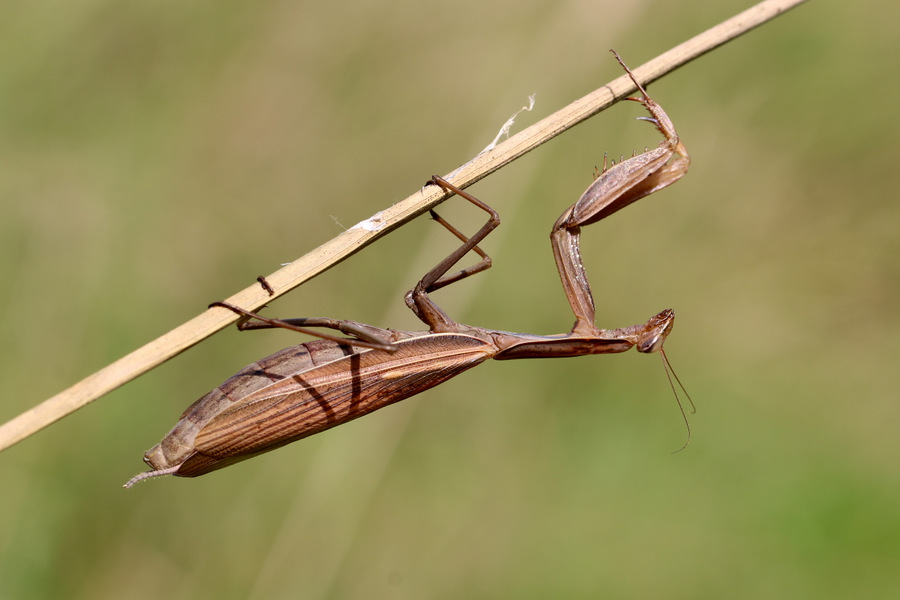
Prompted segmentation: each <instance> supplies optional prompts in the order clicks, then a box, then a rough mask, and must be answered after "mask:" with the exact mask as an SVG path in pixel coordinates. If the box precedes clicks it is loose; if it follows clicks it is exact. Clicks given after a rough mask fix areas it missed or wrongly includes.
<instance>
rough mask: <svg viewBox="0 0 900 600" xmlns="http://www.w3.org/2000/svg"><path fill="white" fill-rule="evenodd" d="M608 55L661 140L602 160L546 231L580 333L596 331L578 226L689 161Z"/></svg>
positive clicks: (659, 112) (657, 110)
mask: <svg viewBox="0 0 900 600" xmlns="http://www.w3.org/2000/svg"><path fill="white" fill-rule="evenodd" d="M612 53H613V54H614V55H615V57H616V60H618V61H619V64H620V65H622V68H623V69H625V72H626V73H628V75H629V77H631V80H632V81H633V82H634V84H635V85H636V86H637V88H638V90H639V91H640V93H641V97H640V98H628V99H629V100H634V101H635V102H640V103H641V104H643V105H644V106H645V107H646V108H647V110H648V111H649V112H650V115H651V116H650V117H645V118H644V120H647V121H650V122H651V123H653V124H654V125H656V128H657V129H659V131H660V133H662V134H663V137H664V139H663V140H662V141H661V142H660V143H659V145H658V146H657V147H656V148H654V149H652V150H647V151H645V152H643V153H642V154H638V155H637V156H633V157H631V158H629V159H628V160H624V161H621V162H619V163H618V164H613V165H612V166H610V167H608V168H607V166H606V164H605V161H604V165H603V172H602V173H601V174H600V176H599V177H597V179H596V180H595V181H594V182H593V183H592V184H591V185H590V187H588V189H587V190H585V192H584V194H582V196H581V198H579V199H578V202H576V203H575V204H574V205H573V206H572V207H571V208H569V209H568V210H567V211H566V212H564V213H563V214H562V216H561V217H560V218H559V219H558V220H557V221H556V224H555V225H554V226H553V231H552V232H551V233H550V241H551V243H552V244H553V256H554V258H555V259H556V267H557V269H558V270H559V277H560V279H561V280H562V285H563V290H564V291H565V293H566V297H567V298H568V300H569V304H570V305H571V307H572V312H574V313H575V325H574V326H573V327H572V332H573V333H578V334H585V335H591V334H595V333H596V332H597V331H598V329H597V327H596V326H595V325H594V317H595V312H596V310H595V307H594V297H593V295H592V294H591V287H590V284H589V283H588V278H587V272H586V271H585V269H584V264H583V263H582V261H581V242H580V236H581V228H582V227H583V226H585V225H590V224H591V223H596V222H597V221H599V220H601V219H604V218H606V217H608V216H609V215H611V214H613V213H614V212H616V211H617V210H620V209H622V208H625V207H626V206H628V205H629V204H631V203H632V202H634V201H635V200H639V199H640V198H643V197H644V196H647V195H649V194H652V193H653V192H655V191H657V190H661V189H662V188H664V187H666V186H668V185H671V184H672V183H674V182H676V181H678V180H679V179H680V178H681V177H682V176H683V175H684V174H685V173H686V172H687V170H688V166H690V164H691V159H690V157H689V156H688V153H687V150H686V149H685V147H684V144H682V143H681V141H680V140H679V139H678V134H677V133H676V132H675V126H674V125H672V121H671V120H670V119H669V117H668V115H666V113H665V111H663V109H662V107H661V106H660V105H659V104H657V103H656V102H654V101H653V99H652V98H650V96H648V95H647V91H646V90H645V89H644V88H643V86H641V84H640V83H638V81H637V79H635V77H634V75H633V74H632V72H631V70H629V68H628V67H627V66H625V63H624V62H622V59H621V58H619V55H618V54H616V52H615V51H612Z"/></svg>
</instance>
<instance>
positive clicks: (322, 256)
mask: <svg viewBox="0 0 900 600" xmlns="http://www.w3.org/2000/svg"><path fill="white" fill-rule="evenodd" d="M804 1H805V0H764V1H763V2H760V3H759V4H756V5H755V6H753V7H752V8H749V9H747V10H746V11H744V12H742V13H740V14H738V15H735V16H734V17H732V18H730V19H728V20H727V21H724V22H722V23H720V24H719V25H716V26H715V27H713V28H711V29H709V30H707V31H705V32H703V33H701V34H699V35H697V36H696V37H694V38H691V39H690V40H688V41H686V42H683V43H682V44H680V45H678V46H676V47H674V48H672V49H671V50H668V51H667V52H664V53H663V54H660V55H659V56H657V57H656V58H654V59H653V60H651V61H649V62H647V63H645V64H643V65H641V66H640V67H637V68H635V69H633V72H634V75H635V77H636V78H637V79H638V81H640V82H641V83H642V84H643V85H645V86H646V85H647V84H649V83H651V82H653V81H655V80H657V79H659V78H660V77H662V76H663V75H666V74H667V73H670V72H671V71H673V70H675V69H676V68H678V67H680V66H682V65H684V64H686V63H688V62H690V61H691V60H693V59H695V58H697V57H698V56H700V55H702V54H705V53H706V52H709V51H710V50H713V49H715V48H717V47H719V46H721V45H722V44H725V43H726V42H728V41H730V40H732V39H734V38H736V37H738V36H739V35H741V34H744V33H746V32H748V31H750V30H751V29H754V28H755V27H758V26H759V25H762V24H763V23H765V22H767V21H769V20H771V19H773V18H774V17H777V16H778V15H780V14H781V13H783V12H785V11H787V10H789V9H791V8H793V7H795V6H797V5H799V4H802V3H803V2H804ZM634 91H635V86H634V84H633V83H632V82H631V80H630V79H629V78H628V77H627V75H622V76H621V77H619V78H617V79H615V80H613V81H611V82H610V83H608V84H606V85H604V86H602V87H600V88H598V89H596V90H594V91H593V92H591V93H590V94H588V95H586V96H584V97H582V98H579V99H578V100H576V101H574V102H572V103H571V104H569V105H568V106H566V107H564V108H562V109H560V110H558V111H556V112H555V113H553V114H551V115H550V116H548V117H545V118H544V119H543V120H541V121H540V122H538V123H535V124H534V125H532V126H531V127H528V128H527V129H525V130H523V131H521V132H520V133H518V134H516V135H514V136H512V137H510V138H509V139H507V140H506V141H504V142H502V143H500V144H497V146H495V147H494V148H493V149H491V150H488V151H485V152H482V153H481V154H478V155H477V156H476V157H474V158H473V159H472V160H470V161H469V162H467V163H465V164H464V165H462V166H461V167H459V168H458V169H456V170H455V171H453V172H452V173H450V174H448V175H446V176H445V179H448V180H449V181H451V182H452V183H453V184H454V185H456V186H457V187H460V188H466V187H468V186H470V185H472V184H473V183H475V182H476V181H479V180H480V179H483V178H484V177H487V176H488V175H490V174H491V173H493V172H494V171H497V170H498V169H500V168H502V167H504V166H505V165H507V164H509V163H510V162H512V161H514V160H516V159H517V158H519V157H521V156H522V155H524V154H525V153H527V152H529V151H531V150H534V149H535V148H537V147H538V146H540V145H541V144H543V143H544V142H547V141H549V140H550V139H552V138H554V137H556V136H557V135H559V134H560V133H562V132H564V131H566V130H568V129H570V128H572V127H574V126H575V125H577V124H579V123H581V122H582V121H584V120H586V119H588V118H590V117H592V116H594V115H595V114H597V113H599V112H600V111H602V110H605V109H606V108H609V107H610V106H611V105H612V104H614V103H615V102H617V101H619V100H621V99H622V98H624V97H625V96H627V95H628V94H631V93H632V92H634ZM446 195H447V194H445V193H444V191H443V190H442V189H441V188H439V187H438V186H429V187H427V188H422V189H419V190H418V191H416V192H415V193H413V194H412V195H411V196H409V197H408V198H406V199H405V200H402V201H400V202H398V203H397V204H395V205H393V206H391V207H390V208H387V209H385V210H383V211H381V212H379V213H377V214H376V215H374V216H372V217H371V218H369V219H366V220H365V221H362V222H360V223H358V224H357V225H355V226H353V227H351V228H350V229H348V230H347V231H345V232H343V233H341V234H340V235H338V236H337V237H335V238H334V239H332V240H330V241H328V242H326V243H324V244H322V245H321V246H319V247H318V248H316V249H315V250H313V251H311V252H309V253H307V254H306V255H304V256H302V257H300V258H298V259H297V260H295V261H294V262H292V263H290V264H288V265H286V266H285V267H283V268H281V269H279V270H278V271H276V272H274V273H272V274H271V275H267V276H266V278H265V281H266V282H268V285H269V286H271V289H272V292H273V293H272V295H270V294H269V291H268V290H266V289H265V288H264V286H263V285H260V284H254V285H252V286H250V287H248V288H246V289H244V290H242V291H240V292H238V293H236V294H234V295H233V296H231V297H230V298H228V299H227V302H229V303H231V304H235V305H237V306H240V307H243V308H246V309H247V310H257V309H259V308H260V307H262V306H263V305H264V304H265V303H267V302H269V301H270V300H273V299H275V298H277V297H279V296H281V295H283V294H286V293H287V292H289V291H291V290H292V289H294V288H296V287H297V286H299V285H301V284H303V283H305V282H306V281H309V280H310V279H312V278H313V277H315V276H316V275H318V274H320V273H322V272H323V271H325V270H327V269H330V268H331V267H333V266H335V265H336V264H338V263H339V262H341V261H342V260H344V259H345V258H347V257H349V256H351V255H352V254H355V253H356V252H358V251H359V250H362V249H363V248H364V247H366V246H367V245H369V244H371V243H372V242H374V241H375V240H377V239H378V238H380V237H382V236H383V235H385V234H387V233H389V232H391V231H393V230H394V229H396V228H398V227H400V226H402V225H404V224H405V223H407V222H409V221H410V220H412V219H414V218H415V217H417V216H418V215H420V214H422V213H424V212H426V211H427V210H429V209H431V208H433V207H434V206H436V205H437V204H439V203H440V202H441V201H442V200H444V198H445V197H446ZM237 319H238V317H237V315H235V314H234V313H233V312H231V311H230V310H227V309H224V308H211V309H209V310H207V311H205V312H203V313H201V314H199V315H197V316H196V317H194V318H193V319H191V320H190V321H187V322H186V323H184V324H182V325H180V326H178V327H176V328H175V329H173V330H171V331H169V332H168V333H166V334H164V335H162V336H160V337H159V338H157V339H155V340H153V341H152V342H149V343H148V344H146V345H144V346H142V347H140V348H138V349H137V350H135V351H133V352H131V353H130V354H128V355H126V356H124V357H122V358H120V359H119V360H117V361H115V362H113V363H111V364H109V365H107V366H106V367H104V368H102V369H100V370H99V371H97V372H96V373H94V374H92V375H89V376H88V377H86V378H85V379H83V380H82V381H80V382H78V383H76V384H75V385H73V386H72V387H70V388H68V389H66V390H63V391H62V392H60V393H59V394H57V395H55V396H53V397H51V398H49V399H48V400H45V401H44V402H42V403H41V404H38V405H37V406H35V407H33V408H31V409H30V410H28V411H26V412H24V413H22V414H21V415H19V416H18V417H15V418H14V419H11V420H10V421H8V422H7V423H5V424H3V425H2V426H0V451H2V450H5V449H6V448H9V447H10V446H12V445H13V444H15V443H17V442H19V441H22V440H24V439H25V438H27V437H29V436H31V435H33V434H35V433H37V432H38V431H40V430H41V429H43V428H44V427H47V426H48V425H50V424H51V423H53V422H55V421H57V420H59V419H61V418H63V417H64V416H66V415H68V414H70V413H73V412H75V411H76V410H78V409H79V408H81V407H83V406H85V405H87V404H88V403H90V402H92V401H94V400H96V399H97V398H99V397H101V396H103V395H104V394H107V393H109V392H111V391H112V390H114V389H116V388H118V387H119V386H121V385H123V384H125V383H127V382H129V381H131V380H132V379H135V378H136V377H138V376H140V375H142V374H144V373H146V372H147V371H149V370H151V369H153V368H155V367H157V366H159V365H160V364H162V363H163V362H165V361H167V360H169V359H170V358H172V357H174V356H176V355H178V354H180V353H181V352H183V351H184V350H187V349H188V348H190V347H191V346H193V345H194V344H197V343H199V342H201V341H203V340H204V339H206V338H207V337H209V336H211V335H212V334H214V333H216V332H217V331H219V330H221V329H223V328H225V327H227V326H228V325H231V324H232V323H234V322H235V321H237Z"/></svg>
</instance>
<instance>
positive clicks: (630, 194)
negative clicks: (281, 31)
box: [125, 52, 690, 487]
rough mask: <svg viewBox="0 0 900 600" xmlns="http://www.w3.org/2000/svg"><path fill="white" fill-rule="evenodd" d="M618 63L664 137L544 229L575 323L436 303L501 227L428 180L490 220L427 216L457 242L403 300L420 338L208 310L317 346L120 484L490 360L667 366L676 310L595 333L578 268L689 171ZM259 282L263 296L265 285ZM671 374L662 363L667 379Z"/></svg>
mask: <svg viewBox="0 0 900 600" xmlns="http://www.w3.org/2000/svg"><path fill="white" fill-rule="evenodd" d="M613 54H615V52H613ZM615 56H616V59H617V60H618V61H619V63H620V64H621V65H622V67H623V68H624V69H625V71H626V72H627V73H628V75H629V76H631V79H632V80H633V81H634V83H635V85H636V86H637V87H638V90H639V91H640V94H641V96H640V97H638V98H629V99H630V100H635V101H637V102H640V103H641V104H643V105H644V106H645V107H646V109H647V110H648V111H649V113H650V117H644V119H645V120H647V121H650V122H651V123H653V124H654V125H655V126H656V127H657V129H658V130H659V131H660V133H662V135H663V140H662V141H661V142H660V143H659V145H658V146H657V147H656V148H653V149H652V150H646V151H644V152H643V153H641V154H638V155H637V156H633V157H632V158H629V159H627V160H623V161H620V162H618V163H613V164H611V165H607V164H606V161H605V160H604V165H603V171H602V173H600V174H599V175H597V177H596V178H595V180H594V182H593V183H592V184H591V185H590V186H589V187H588V189H587V190H586V191H585V192H584V194H582V196H581V198H579V200H578V202H576V203H575V204H574V205H573V206H572V207H571V208H569V209H568V210H566V211H565V212H564V213H563V214H562V216H561V217H560V218H559V219H558V220H557V221H556V224H555V225H554V226H553V230H552V232H551V234H550V239H551V243H552V246H553V255H554V257H555V259H556V265H557V269H558V270H559V276H560V279H561V280H562V286H563V290H564V291H565V293H566V297H567V298H568V300H569V304H570V305H571V307H572V311H573V312H574V313H575V325H574V326H573V327H572V330H571V331H570V332H569V333H566V334H560V335H550V336H542V335H532V334H523V333H511V332H507V331H493V330H490V329H483V328H481V327H474V326H471V325H464V324H462V323H457V322H456V321H454V320H453V319H451V318H450V317H449V316H448V315H447V314H446V313H445V312H444V311H443V310H441V308H440V307H439V306H438V305H437V304H435V303H434V301H433V300H432V299H431V297H430V295H429V294H430V293H431V292H433V291H435V290H438V289H440V288H442V287H444V286H446V285H449V284H451V283H454V282H456V281H459V280H461V279H465V278H466V277H469V276H470V275H474V274H476V273H479V272H481V271H484V270H485V269H487V268H489V267H490V266H491V261H490V258H489V257H488V255H487V254H486V253H485V252H484V251H482V250H481V248H479V246H478V244H479V243H480V242H481V241H482V240H483V239H484V238H485V237H487V235H488V234H490V232H491V231H492V230H493V229H494V228H496V227H497V225H499V223H500V218H499V216H498V215H497V213H496V212H495V211H494V210H493V209H492V208H491V207H490V206H488V205H487V204H485V203H483V202H482V201H480V200H478V199H477V198H475V197H474V196H472V195H471V194H469V193H467V192H465V191H463V190H461V189H459V188H458V187H456V186H454V185H453V184H452V183H450V182H448V181H445V180H444V179H442V178H440V177H438V176H434V177H433V178H432V179H431V181H430V182H429V184H433V185H438V186H440V187H441V188H443V189H444V190H445V191H446V192H448V193H451V194H456V195H458V196H460V197H462V198H464V199H466V200H468V201H469V202H470V203H472V204H473V205H475V206H476V207H478V208H480V209H482V210H484V211H485V212H486V213H488V215H489V219H488V221H487V222H486V223H485V224H484V225H483V226H482V227H481V229H479V230H478V232H476V233H475V234H474V235H472V236H471V237H466V236H465V235H463V234H462V233H460V232H459V231H457V230H456V229H455V228H454V227H453V226H452V225H450V224H449V223H448V222H446V221H445V220H444V219H442V218H441V217H440V216H438V214H437V213H436V212H434V211H431V216H432V218H433V219H434V220H436V221H437V222H438V223H440V224H441V225H443V226H444V227H445V228H446V229H448V230H449V231H450V232H451V233H453V235H455V236H456V237H457V238H459V239H460V241H462V245H461V246H460V247H459V248H457V249H456V250H455V251H454V252H453V253H451V254H450V255H449V256H447V258H445V259H444V260H442V261H441V262H440V263H439V264H438V265H436V266H435V267H434V268H433V269H431V270H430V271H428V273H426V274H425V276H424V277H422V279H421V280H420V281H419V283H418V284H417V285H416V287H415V288H413V289H412V290H411V291H410V292H409V293H407V295H406V304H407V305H408V306H409V308H410V309H411V310H412V311H413V312H414V313H415V314H416V316H417V317H418V318H419V319H421V320H422V322H423V323H425V324H426V325H427V326H428V331H394V330H391V329H382V328H380V327H375V326H372V325H366V324H364V323H358V322H355V321H348V320H338V319H324V318H301V319H285V320H280V319H269V318H266V317H263V316H261V315H258V314H256V313H252V312H249V311H246V310H244V309H242V308H239V307H237V306H233V305H230V304H226V303H223V302H217V303H215V304H213V305H212V306H220V307H223V308H226V309H228V310H232V311H234V312H237V313H238V314H240V315H242V316H243V319H242V320H241V321H240V322H239V324H238V327H239V328H240V329H242V330H243V329H265V328H272V327H284V328H287V329H294V330H298V331H302V332H304V333H309V334H312V335H315V336H318V337H320V338H324V339H319V340H315V341H312V342H306V343H303V344H299V345H297V346H292V347H290V348H286V349H284V350H281V351H280V352H276V353H275V354H273V355H271V356H268V357H266V358H263V359H261V360H259V361H257V362H256V363H254V364H252V365H250V366H248V367H246V368H245V369H243V370H241V371H240V372H238V373H237V374H236V375H234V376H233V377H231V378H230V379H228V380H227V381H226V382H225V383H223V384H222V385H221V386H219V387H217V388H216V389H214V390H213V391H211V392H210V393H209V394H207V395H205V396H203V397H202V398H200V399H199V400H197V401H196V402H195V403H194V404H192V405H191V406H190V407H188V409H187V410H186V411H185V412H184V414H182V416H181V419H180V420H179V421H178V423H177V424H176V425H175V427H174V428H173V429H172V430H171V431H170V432H169V433H168V435H166V437H165V438H163V440H162V441H161V442H160V443H159V444H157V445H156V446H154V447H153V448H151V449H150V450H148V451H147V453H146V454H145V455H144V461H145V462H146V463H147V464H148V465H150V467H151V469H152V470H150V471H147V472H145V473H141V474H139V475H137V476H135V477H134V478H132V479H131V480H130V481H129V482H128V483H126V484H125V487H131V486H132V485H133V484H134V483H136V482H138V481H141V480H143V479H146V478H149V477H155V476H159V475H176V476H179V477H196V476H198V475H203V474H205V473H209V472H210V471H214V470H217V469H221V468H223V467H226V466H228V465H231V464H233V463H236V462H239V461H242V460H245V459H247V458H251V457H253V456H256V455H257V454H261V453H263V452H268V451H270V450H274V449H275V448H278V447H280V446H283V445H285V444H289V443H291V442H293V441H296V440H299V439H302V438H304V437H307V436H310V435H313V434H315V433H319V432H320V431H324V430H326V429H329V428H331V427H334V426H336V425H340V424H342V423H346V422H348V421H350V420H353V419H356V418H358V417H361V416H363V415H366V414H368V413H370V412H373V411H375V410H378V409H379V408H382V407H384V406H387V405H389V404H393V403H394V402H399V401H400V400H404V399H406V398H409V397H410V396H413V395H415V394H418V393H419V392H422V391H424V390H426V389H429V388H431V387H434V386H436V385H438V384H439V383H442V382H444V381H446V380H448V379H450V378H451V377H454V376H456V375H458V374H459V373H462V372H463V371H465V370H467V369H470V368H472V367H474V366H476V365H478V364H480V363H482V362H484V361H485V360H487V359H488V358H493V359H496V360H506V359H514V358H551V357H564V356H582V355H586V354H609V353H615V352H624V351H626V350H629V349H630V348H632V347H636V348H637V350H638V352H644V353H651V352H657V351H659V352H660V353H661V354H662V356H663V362H664V364H666V362H667V361H666V360H665V352H663V343H664V342H665V339H666V336H668V335H669V333H670V332H671V330H672V325H673V323H674V320H675V313H674V311H673V310H671V309H667V310H664V311H662V312H660V313H659V314H657V315H655V316H653V317H651V318H650V320H649V321H647V323H645V324H643V325H633V326H631V327H624V328H621V329H599V328H598V327H597V326H596V325H594V316H595V308H594V298H593V296H592V294H591V289H590V286H589V285H588V280H587V273H586V272H585V269H584V265H583V264H582V261H581V254H580V234H581V228H582V227H584V226H585V225H590V224H592V223H596V222H597V221H599V220H601V219H604V218H606V217H608V216H609V215H611V214H612V213H614V212H616V211H617V210H620V209H621V208H624V207H625V206H628V205H629V204H631V203H632V202H634V201H636V200H639V199H640V198H643V197H644V196H647V195H649V194H652V193H653V192H655V191H657V190H660V189H662V188H664V187H666V186H668V185H670V184H672V183H674V182H675V181H677V180H678V179H680V178H681V177H682V176H683V175H684V174H685V173H686V172H687V169H688V166H689V164H690V158H689V157H688V154H687V151H686V150H685V148H684V145H683V144H682V143H681V141H680V140H679V139H678V134H677V133H676V132H675V127H674V126H673V125H672V122H671V120H670V119H669V117H668V116H667V115H666V113H665V112H664V111H663V109H662V108H661V107H660V106H659V105H658V104H657V103H656V102H654V101H653V100H652V99H651V98H650V96H648V95H647V92H646V90H644V88H643V87H642V86H641V85H640V83H638V81H637V80H636V79H635V78H634V76H633V75H632V73H631V71H630V70H629V69H628V67H627V66H625V64H624V63H623V62H622V60H621V59H620V58H619V56H618V54H615ZM473 251H474V252H475V253H477V254H478V255H479V256H480V257H481V260H480V261H479V262H478V263H476V264H475V265H473V266H470V267H468V268H465V269H462V270H460V271H457V272H455V273H450V270H451V269H453V267H454V265H456V264H457V263H458V262H459V261H460V260H461V259H462V258H463V257H464V256H466V255H467V254H468V253H469V252H473ZM260 284H261V285H263V287H264V288H267V289H271V288H268V284H267V283H266V282H265V281H264V280H263V281H260ZM309 327H316V328H326V329H332V330H335V331H338V332H341V333H343V334H346V335H349V336H352V337H349V338H345V337H340V336H332V335H328V334H323V333H321V332H317V331H311V330H308V329H306V328H309ZM669 372H670V369H669V368H668V366H666V373H667V374H668V373H669ZM676 380H677V378H676ZM679 383H680V382H679ZM673 389H674V386H673ZM676 398H677V395H676ZM683 413H684V410H683V409H682V414H683ZM685 423H686V424H687V418H686V417H685ZM689 440H690V427H689V426H688V441H689ZM685 445H687V442H685Z"/></svg>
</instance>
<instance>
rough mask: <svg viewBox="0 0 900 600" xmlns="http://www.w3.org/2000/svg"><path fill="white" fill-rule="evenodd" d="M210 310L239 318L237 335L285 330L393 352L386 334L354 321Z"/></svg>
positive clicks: (234, 309)
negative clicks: (254, 331) (235, 315)
mask: <svg viewBox="0 0 900 600" xmlns="http://www.w3.org/2000/svg"><path fill="white" fill-rule="evenodd" d="M209 307H210V308H214V307H221V308H227V309H228V310H230V311H231V312H233V313H237V314H239V315H241V319H239V320H238V322H237V328H238V329H239V330H241V331H249V330H252V329H274V328H281V329H289V330H291V331H296V332H298V333H305V334H307V335H311V336H314V337H318V338H322V339H326V340H331V341H333V342H338V343H341V344H347V345H349V346H357V347H361V348H372V349H376V350H387V351H389V352H390V351H393V350H396V346H395V345H394V344H393V340H392V339H391V335H390V332H389V331H386V330H384V329H380V328H378V327H374V326H372V325H365V324H363V323H357V322H356V321H345V320H341V319H329V318H325V317H305V318H297V319H272V318H269V317H264V316H263V315H260V314H258V313H255V312H251V311H249V310H246V309H243V308H241V307H239V306H235V305H234V304H230V303H228V302H213V303H212V304H210V305H209ZM309 327H323V328H326V329H334V330H335V331H340V332H341V333H345V334H347V335H352V336H354V337H353V338H342V337H338V336H335V335H329V334H327V333H322V332H321V331H314V330H312V329H308V328H309Z"/></svg>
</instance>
